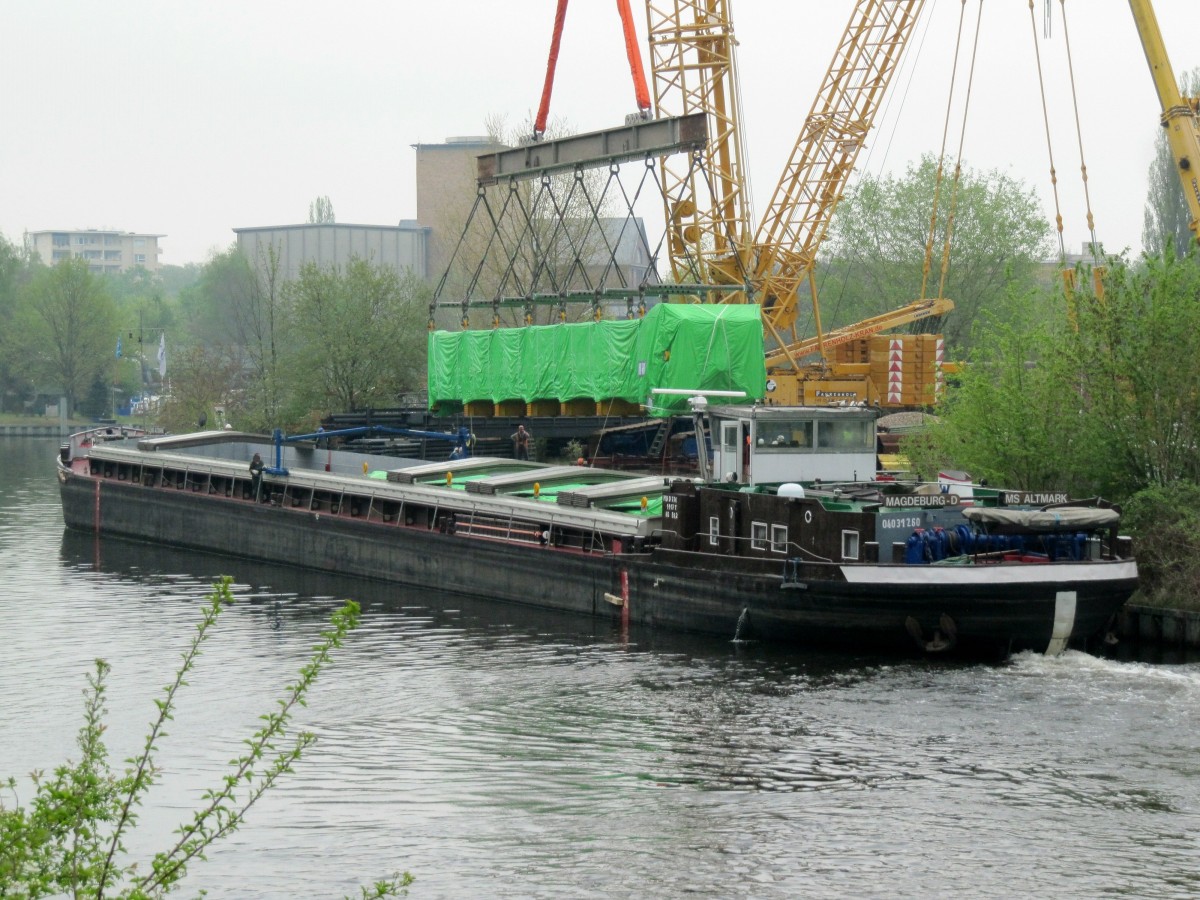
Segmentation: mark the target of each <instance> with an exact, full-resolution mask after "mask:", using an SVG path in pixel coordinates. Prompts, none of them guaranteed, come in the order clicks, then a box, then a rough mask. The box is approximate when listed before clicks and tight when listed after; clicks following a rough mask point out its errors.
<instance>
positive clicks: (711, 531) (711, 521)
mask: <svg viewBox="0 0 1200 900" xmlns="http://www.w3.org/2000/svg"><path fill="white" fill-rule="evenodd" d="M708 543H709V544H711V545H712V546H713V547H717V546H719V545H720V543H721V519H720V517H719V516H709V517H708Z"/></svg>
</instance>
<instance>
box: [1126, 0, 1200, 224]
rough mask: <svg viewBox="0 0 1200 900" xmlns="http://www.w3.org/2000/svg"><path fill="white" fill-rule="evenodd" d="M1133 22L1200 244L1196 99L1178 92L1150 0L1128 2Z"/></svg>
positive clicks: (1199, 136)
mask: <svg viewBox="0 0 1200 900" xmlns="http://www.w3.org/2000/svg"><path fill="white" fill-rule="evenodd" d="M1129 8H1130V9H1131V10H1132V11H1133V21H1134V22H1135V23H1136V24H1137V30H1138V36H1139V37H1140V38H1141V41H1142V49H1143V50H1144V51H1145V52H1146V62H1147V63H1149V64H1150V75H1151V76H1152V77H1153V78H1154V88H1155V90H1157V91H1158V99H1159V102H1160V103H1162V126H1163V128H1165V129H1166V130H1167V143H1168V145H1169V146H1170V148H1171V156H1172V157H1174V159H1175V169H1176V172H1178V174H1179V180H1180V183H1181V184H1182V185H1183V196H1184V198H1185V199H1186V200H1187V204H1188V209H1189V210H1190V211H1191V215H1192V221H1191V222H1190V223H1189V224H1188V228H1190V229H1191V231H1192V237H1193V238H1194V239H1195V240H1197V241H1200V118H1198V116H1197V112H1198V111H1197V98H1195V97H1184V96H1183V95H1182V94H1181V93H1180V92H1179V83H1178V82H1177V81H1176V79H1175V71H1174V70H1173V69H1172V68H1171V61H1170V60H1169V59H1168V58H1167V47H1166V44H1164V43H1163V37H1162V31H1161V30H1160V29H1159V27H1158V17H1157V16H1155V15H1154V7H1153V6H1151V4H1150V0H1129Z"/></svg>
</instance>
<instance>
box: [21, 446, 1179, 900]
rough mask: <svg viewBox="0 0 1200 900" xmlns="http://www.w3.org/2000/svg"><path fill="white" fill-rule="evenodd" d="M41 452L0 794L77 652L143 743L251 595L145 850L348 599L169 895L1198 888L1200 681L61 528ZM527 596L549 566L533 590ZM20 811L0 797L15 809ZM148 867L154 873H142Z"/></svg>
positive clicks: (210, 673)
mask: <svg viewBox="0 0 1200 900" xmlns="http://www.w3.org/2000/svg"><path fill="white" fill-rule="evenodd" d="M56 446H57V442H54V441H46V440H37V439H0V458H3V460H4V465H3V467H2V468H0V567H2V568H0V571H3V573H4V581H3V590H0V777H6V776H8V775H10V774H11V775H16V776H18V777H19V778H20V784H21V789H22V792H23V794H25V796H27V794H28V781H27V780H26V779H25V778H24V777H23V776H25V775H26V774H27V773H28V772H29V771H31V770H33V769H35V768H50V767H51V766H52V765H54V764H55V763H57V762H60V761H62V760H63V759H65V758H67V757H68V756H72V755H73V754H74V751H75V748H74V744H73V741H74V736H75V732H76V730H77V729H78V726H79V723H80V715H81V710H82V700H81V691H82V688H83V687H84V678H85V675H86V674H87V673H88V672H89V671H90V668H91V661H92V659H93V658H94V657H96V656H103V657H104V658H106V659H108V660H109V661H110V662H111V663H112V665H113V671H112V675H111V678H110V693H109V701H110V702H109V724H110V728H109V732H108V735H107V738H108V745H109V749H110V751H111V753H112V757H113V759H114V760H120V759H123V758H124V757H126V756H129V755H131V754H133V753H134V752H136V750H137V749H138V748H139V746H140V742H141V739H142V736H143V735H144V733H145V726H146V723H147V722H149V720H150V718H151V714H152V711H153V709H152V704H151V697H152V696H154V694H153V691H154V690H155V688H156V687H157V686H161V685H164V684H166V683H167V682H168V680H169V679H170V677H171V675H172V673H173V671H174V666H175V664H176V662H177V660H178V658H179V654H180V652H181V651H182V650H183V648H184V647H185V645H186V643H187V641H188V639H189V636H190V634H191V628H192V626H193V625H194V624H195V623H196V621H197V620H198V608H199V606H200V604H201V602H202V598H203V596H204V594H205V593H206V591H207V589H208V587H209V586H210V585H211V582H212V580H213V579H214V578H215V577H217V576H218V575H221V574H229V575H232V576H233V577H234V578H235V580H236V585H237V594H238V595H239V597H240V601H239V602H238V603H237V604H236V605H235V606H234V607H233V608H231V609H230V610H229V611H228V613H226V614H225V615H224V616H223V617H222V620H221V622H220V625H219V627H218V631H217V633H216V635H215V637H214V638H213V640H211V641H210V642H209V644H208V645H207V646H208V649H207V650H206V652H205V654H204V656H203V657H202V659H201V661H200V664H199V667H198V669H197V671H196V674H195V676H194V677H193V678H192V679H191V685H190V687H189V688H188V689H187V691H186V693H185V694H184V697H183V700H182V702H181V707H180V712H179V715H178V716H177V718H176V721H175V722H174V723H173V727H172V728H171V729H170V731H171V735H170V736H169V737H168V738H166V739H164V740H163V741H162V742H161V747H162V752H161V756H160V764H161V766H162V767H163V769H164V780H163V783H162V784H161V785H160V786H159V787H158V788H157V789H156V790H155V792H154V793H153V794H152V795H151V798H150V802H149V804H148V805H147V808H146V809H145V811H144V813H143V817H142V827H140V828H139V829H138V831H137V832H136V834H135V838H134V839H133V841H132V842H131V843H132V845H133V846H134V848H135V849H137V850H141V851H150V850H155V849H162V848H163V847H164V846H165V844H166V840H167V838H168V837H169V835H170V831H171V829H173V828H174V827H175V826H176V825H177V824H179V823H180V822H181V821H183V820H184V819H185V818H186V817H187V816H188V814H189V812H190V811H191V810H193V809H195V808H196V807H197V806H198V805H199V803H200V799H201V792H202V791H203V790H205V789H206V788H208V787H210V786H213V787H215V786H216V784H217V781H218V779H219V777H220V774H221V772H222V771H223V763H224V761H225V760H227V759H230V758H232V757H233V756H234V755H236V754H237V753H238V752H239V750H240V744H239V742H240V740H241V739H242V738H244V737H247V736H248V735H249V734H250V733H251V732H252V731H253V730H254V728H255V727H256V724H257V716H258V715H259V714H261V713H264V712H267V711H269V710H270V709H271V708H272V705H271V704H272V700H273V698H274V697H276V696H278V695H280V694H281V693H282V689H283V686H284V685H285V684H286V683H287V682H288V681H289V680H290V679H291V678H292V676H294V675H295V673H296V672H297V670H298V669H299V667H300V666H301V664H302V663H303V662H304V660H305V659H306V657H307V651H308V649H309V648H310V646H311V645H312V644H313V643H314V642H315V640H316V639H317V635H318V633H319V631H320V630H321V628H322V627H323V625H324V624H325V622H326V620H327V616H328V614H329V612H330V611H332V610H333V609H334V608H335V607H336V606H337V605H338V603H337V599H338V598H342V597H347V596H349V597H353V598H355V599H357V600H359V601H360V602H361V603H362V605H363V607H364V612H365V614H364V618H363V624H362V626H361V628H360V629H359V630H358V631H357V632H356V633H355V634H354V636H353V637H352V639H351V641H350V642H349V644H348V645H347V647H346V648H345V649H344V650H343V651H342V652H341V653H340V655H339V657H338V659H337V662H336V664H335V665H334V667H333V668H331V669H329V670H328V671H327V673H326V675H325V676H323V678H322V681H321V683H320V684H319V685H318V688H317V690H316V692H315V693H314V695H313V697H312V702H311V703H310V706H309V707H308V708H307V709H306V710H304V711H303V712H302V714H301V720H302V725H303V726H304V727H306V728H308V729H311V730H312V731H314V732H315V733H316V734H317V735H318V737H319V740H318V743H317V744H316V746H315V747H314V748H313V749H312V750H311V752H310V753H309V755H308V756H307V757H306V758H305V759H304V761H303V762H302V763H301V764H300V767H299V770H298V771H297V772H296V773H295V774H294V775H292V776H290V777H289V778H287V779H286V780H284V781H283V782H282V784H281V785H280V786H279V787H278V788H277V789H276V790H274V791H273V792H272V793H269V794H268V795H267V796H266V797H265V798H264V799H263V800H262V801H261V802H260V804H259V805H258V806H256V807H255V808H254V809H253V810H252V811H251V813H250V817H249V820H248V822H247V823H246V825H245V826H244V827H243V829H242V830H241V831H239V832H238V833H237V834H236V835H235V836H234V838H233V839H232V840H229V841H227V842H225V843H223V844H220V845H218V846H217V847H216V849H214V850H213V851H212V852H211V853H210V854H209V860H208V862H207V863H198V864H196V865H195V866H194V867H193V870H192V875H191V877H190V879H189V881H188V882H187V887H188V888H189V891H188V894H187V895H192V894H194V893H196V892H197V891H198V890H199V889H201V888H207V889H209V891H210V894H209V896H211V897H219V898H234V897H270V898H275V897H279V898H284V897H287V898H292V897H340V896H343V895H344V894H351V893H356V885H357V884H359V883H362V882H365V881H367V880H368V879H370V878H371V877H373V876H376V875H382V874H386V873H388V872H391V871H395V870H398V869H407V870H409V871H411V872H412V873H413V874H414V875H415V876H416V878H417V881H416V883H415V884H414V886H413V888H412V891H411V896H412V897H415V898H426V897H436V898H460V897H484V896H500V897H537V898H543V897H544V898H560V897H602V896H621V897H626V896H628V897H632V896H644V895H651V894H653V895H657V896H661V897H679V896H713V897H765V898H775V897H780V898H782V897H799V896H803V897H815V898H824V897H829V898H834V897H837V898H842V897H930V896H943V897H949V896H954V897H1015V896H1032V895H1037V896H1055V897H1087V898H1093V897H1101V896H1122V897H1153V898H1166V897H1180V898H1184V897H1187V898H1194V897H1197V896H1200V729H1198V727H1197V726H1198V723H1200V664H1196V663H1187V662H1175V663H1161V662H1155V663H1152V662H1141V661H1113V660H1101V659H1096V658H1093V657H1089V656H1085V655H1082V654H1077V653H1068V654H1067V655H1065V656H1063V657H1061V658H1059V659H1054V660H1047V659H1042V658H1039V657H1034V656H1021V657H1017V658H1016V659H1014V660H1012V661H1011V662H1009V663H1007V664H1004V665H999V666H987V665H973V664H972V665H966V664H959V665H955V664H945V663H927V662H919V661H916V662H911V661H896V660H878V659H872V658H869V657H862V658H858V657H854V656H831V655H822V654H816V653H800V652H790V651H784V650H780V649H774V648H768V647H761V646H756V645H733V644H731V643H727V642H722V641H716V640H703V639H694V638H687V637H675V636H667V635H661V634H640V633H635V634H633V635H631V637H630V641H629V642H628V643H622V641H621V640H620V636H619V635H617V634H614V633H613V632H612V631H611V630H609V629H608V628H607V626H605V627H600V626H597V625H595V624H593V623H591V622H590V621H587V620H580V619H576V618H572V617H555V616H552V615H547V614H543V613H534V612H531V611H528V610H524V609H520V608H517V607H512V606H503V605H500V604H489V603H487V602H483V601H470V602H468V601H464V600H462V599H461V598H451V597H442V596H431V595H429V594H428V593H424V592H416V591H409V590H405V589H403V588H396V587H390V586H380V585H374V584H367V583H363V582H360V581H353V580H338V579H331V578H326V577H320V576H313V575H311V574H306V573H302V572H298V571H295V570H288V569H282V568H278V569H276V568H267V567H263V566H260V565H252V564H248V563H244V562H241V561H238V560H231V559H224V558H219V557H211V556H204V555H198V554H183V553H178V552H174V551H164V550H162V549H159V548H155V547H150V546H145V545H137V544H130V543H125V542H118V541H111V540H103V541H96V540H94V539H93V538H91V537H88V536H79V535H74V534H67V533H65V532H64V529H63V526H62V518H61V515H60V512H59V508H58V497H57V485H56V482H55V479H54V475H53V470H52V462H53V460H52V457H53V454H54V451H55V449H56ZM547 577H552V574H551V573H548V574H547ZM10 799H11V798H9V797H5V802H9V801H10ZM145 855H147V854H145V853H143V856H145Z"/></svg>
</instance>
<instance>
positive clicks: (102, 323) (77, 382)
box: [7, 260, 117, 414]
mask: <svg viewBox="0 0 1200 900" xmlns="http://www.w3.org/2000/svg"><path fill="white" fill-rule="evenodd" d="M15 324H16V327H15V328H14V329H13V332H12V333H11V334H10V335H9V336H8V341H7V343H8V347H9V349H10V352H12V353H13V354H14V356H15V357H16V358H18V359H20V360H21V361H22V363H23V364H25V365H26V366H27V367H28V370H29V371H30V372H31V373H32V374H33V375H34V377H36V378H39V379H41V380H44V381H45V382H47V383H48V384H50V385H52V386H53V387H54V388H55V389H57V390H59V391H61V392H62V395H63V396H65V397H66V398H67V407H68V409H67V413H68V414H71V413H72V412H73V411H74V409H75V405H76V403H77V402H78V400H79V398H80V397H82V396H83V395H84V393H85V392H86V391H87V390H88V389H89V388H90V387H91V385H92V382H94V381H95V380H96V379H97V378H103V377H105V376H107V375H108V374H109V373H110V372H111V370H112V366H113V364H114V361H115V356H114V350H115V349H116V338H117V327H116V311H115V309H114V306H113V301H112V299H111V298H110V297H109V296H108V293H107V291H106V290H105V286H104V283H103V281H102V280H101V279H100V278H98V277H97V276H95V275H93V274H92V273H91V272H89V271H88V264H87V262H86V261H84V260H64V261H63V262H60V263H59V264H58V265H56V266H54V267H53V268H51V269H43V270H41V271H39V272H38V273H37V274H36V275H35V276H34V278H33V280H32V281H31V282H30V284H29V287H28V290H27V291H25V292H24V297H23V299H22V301H21V303H20V306H19V309H18V313H17V318H16V323H15Z"/></svg>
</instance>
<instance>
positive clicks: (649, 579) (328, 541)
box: [60, 468, 1136, 654]
mask: <svg viewBox="0 0 1200 900" xmlns="http://www.w3.org/2000/svg"><path fill="white" fill-rule="evenodd" d="M60 481H61V493H62V505H63V516H64V520H65V522H66V525H67V526H68V527H69V528H72V529H78V530H82V531H88V532H99V533H102V534H106V535H113V536H119V537H124V538H132V539H135V540H143V541H149V542H152V543H157V544H165V545H170V546H177V547H184V548H193V549H199V550H204V551H209V552H215V553H220V554H228V555H232V556H238V557H243V558H248V559H255V560H263V561H268V562H271V563H284V564H288V565H295V566H301V567H307V568H311V569H317V570H321V571H326V572H331V573H343V574H347V575H354V576H361V577H366V578H372V579H378V580H383V581H391V582H397V583H403V584H406V585H411V586H416V587H428V588H436V589H438V590H440V591H448V592H456V593H461V594H465V595H470V596H478V597H487V598H494V599H496V600H501V601H508V602H513V603H521V604H526V605H530V606H535V607H541V608H546V609H554V610H562V611H566V612H571V613H579V614H584V615H588V616H594V617H599V618H603V619H607V620H611V621H615V622H620V621H622V618H623V617H624V616H627V617H628V621H629V622H630V623H632V624H639V625H646V626H651V627H656V628H668V629H673V630H683V631H693V632H702V633H708V634H714V635H718V636H724V637H728V638H730V639H732V638H735V637H741V638H752V639H760V640H769V641H783V642H791V643H796V644H803V645H809V646H828V647H839V648H849V649H867V648H870V649H878V650H899V651H906V650H907V651H912V650H915V649H917V646H918V645H917V643H915V642H914V636H913V630H914V629H913V623H914V622H915V623H916V624H917V626H918V628H917V631H918V632H919V633H920V634H921V635H922V636H924V637H938V635H935V632H938V631H939V629H940V627H941V625H942V624H943V623H944V622H945V618H944V617H948V618H949V620H950V621H951V622H952V623H953V632H954V633H953V635H952V637H953V640H952V641H951V644H952V646H953V649H954V650H955V651H956V652H961V651H967V652H973V651H981V652H986V653H988V654H993V653H995V652H996V651H998V650H999V651H1001V652H1010V651H1016V650H1023V649H1032V650H1037V651H1045V650H1047V648H1048V647H1049V646H1050V643H1051V640H1052V638H1053V637H1054V635H1055V616H1056V611H1061V602H1060V600H1061V595H1062V594H1063V593H1064V592H1070V593H1071V595H1072V598H1073V603H1074V608H1073V611H1072V612H1073V618H1072V621H1071V622H1070V623H1069V624H1068V626H1067V633H1068V634H1069V637H1070V639H1071V640H1072V641H1074V642H1076V643H1078V642H1080V641H1086V640H1089V639H1092V638H1098V637H1101V636H1103V634H1104V632H1105V630H1106V629H1107V627H1108V626H1109V623H1110V620H1111V619H1112V617H1113V615H1114V614H1115V613H1116V611H1117V610H1118V609H1119V608H1120V607H1121V606H1122V605H1123V604H1124V602H1125V601H1126V599H1127V598H1128V597H1129V595H1130V593H1131V592H1132V591H1133V589H1134V587H1135V585H1136V576H1135V575H1134V576H1132V577H1128V578H1126V577H1119V576H1120V573H1122V572H1124V571H1125V570H1123V569H1119V568H1116V567H1117V566H1119V565H1121V564H1120V563H1108V562H1094V563H1089V564H1087V565H1086V567H1080V566H1076V567H1075V569H1076V570H1079V571H1081V572H1083V573H1084V575H1086V576H1088V577H1084V578H1081V579H1080V580H1078V581H1072V580H1064V576H1065V575H1067V570H1066V569H1059V568H1058V567H1057V566H1053V565H1050V566H1040V567H1025V568H1027V569H1028V568H1038V569H1041V570H1042V572H1041V574H1040V575H1039V579H1038V580H1036V581H1026V582H1024V583H1019V584H1004V583H1002V581H1003V579H998V578H991V579H989V578H984V579H981V580H979V581H978V583H975V584H963V583H955V582H954V581H953V578H954V577H957V576H955V575H953V573H952V574H951V575H950V576H945V575H943V574H942V573H935V574H933V575H931V576H929V578H928V580H925V581H923V582H920V583H910V584H906V583H897V582H896V581H895V580H894V579H902V576H905V575H906V574H907V575H909V576H911V571H912V569H913V568H914V567H908V566H888V565H882V566H880V565H873V566H866V565H864V566H861V567H854V568H856V569H860V570H861V571H862V572H864V573H865V572H867V571H868V570H870V572H871V573H873V574H871V575H870V576H869V577H871V578H874V579H876V583H874V584H871V583H855V582H852V581H850V580H847V577H846V575H844V574H843V573H844V571H845V570H847V569H848V568H849V567H847V566H842V565H837V564H827V565H824V566H820V565H811V566H805V567H803V569H802V571H801V572H800V577H799V579H793V580H790V581H785V578H784V573H783V571H782V570H783V566H782V565H781V564H780V563H778V562H770V561H766V560H754V559H746V558H743V557H735V556H723V555H719V554H707V553H692V552H684V551H671V550H664V549H661V548H659V549H657V550H655V551H653V552H648V553H607V554H600V553H585V552H581V551H578V550H571V549H563V548H556V547H547V546H539V545H537V544H515V543H510V542H505V541H499V540H487V539H483V538H480V537H478V536H473V537H468V536H464V535H459V534H453V533H443V532H441V531H438V530H430V529H426V528H423V527H414V526H411V525H400V524H396V523H394V522H393V523H386V524H385V523H382V522H377V521H364V520H362V519H355V518H351V517H349V516H345V515H332V514H329V513H321V512H313V511H308V510H297V509H291V508H287V507H282V506H275V505H271V504H259V503H253V502H250V501H246V500H241V499H236V498H230V497H224V496H211V495H207V494H204V493H200V492H193V491H190V490H173V489H162V488H149V487H143V486H142V485H140V484H138V483H136V482H134V483H130V482H117V481H113V480H108V479H104V480H99V479H95V478H92V477H89V476H86V475H82V474H79V473H78V472H72V471H70V470H68V469H66V468H61V469H60ZM1128 565H1131V564H1126V566H1128ZM916 568H924V569H926V570H927V571H928V570H929V568H930V567H916ZM982 568H988V567H982ZM1000 568H1001V567H991V571H995V572H999V571H1000ZM1010 568H1013V569H1019V568H1022V567H1010ZM944 571H948V570H944ZM1110 572H1111V573H1112V577H1108V576H1107V573H1110ZM889 573H890V574H889ZM1099 573H1104V574H1100V577H1096V576H1097V574H1099ZM939 578H950V579H951V580H949V581H945V582H944V583H941V582H939V581H938V579H939ZM622 596H626V597H627V598H628V603H627V604H626V605H625V606H624V607H622V606H621V605H620V604H619V598H621V597H622ZM614 601H618V602H614ZM1058 633H1059V634H1060V635H1061V634H1062V626H1061V624H1060V627H1059V632H1058ZM940 637H942V638H944V637H945V635H944V634H943V635H940ZM943 643H944V642H943ZM932 644H933V648H934V649H936V647H937V641H936V640H934V641H933V642H932Z"/></svg>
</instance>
